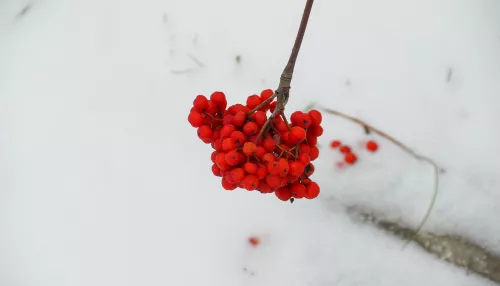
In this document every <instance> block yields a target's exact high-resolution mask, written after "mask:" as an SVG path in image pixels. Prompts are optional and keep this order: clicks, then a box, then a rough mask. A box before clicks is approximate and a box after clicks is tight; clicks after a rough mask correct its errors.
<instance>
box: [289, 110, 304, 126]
mask: <svg viewBox="0 0 500 286" xmlns="http://www.w3.org/2000/svg"><path fill="white" fill-rule="evenodd" d="M302 114H303V112H302V111H300V110H298V111H295V112H293V113H292V115H290V121H291V122H292V125H293V126H298V124H299V121H300V117H301V116H302Z"/></svg>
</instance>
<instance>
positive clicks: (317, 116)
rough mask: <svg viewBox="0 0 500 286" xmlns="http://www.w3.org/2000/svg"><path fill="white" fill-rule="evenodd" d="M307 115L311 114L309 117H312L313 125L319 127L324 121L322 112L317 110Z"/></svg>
mask: <svg viewBox="0 0 500 286" xmlns="http://www.w3.org/2000/svg"><path fill="white" fill-rule="evenodd" d="M307 114H309V117H311V121H312V125H316V126H319V125H320V124H321V121H323V116H322V115H321V112H319V111H318V110H316V109H312V110H310V111H309V112H308V113H307Z"/></svg>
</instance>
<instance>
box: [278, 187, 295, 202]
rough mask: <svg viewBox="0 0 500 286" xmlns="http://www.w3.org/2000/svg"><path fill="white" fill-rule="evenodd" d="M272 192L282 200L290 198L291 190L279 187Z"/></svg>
mask: <svg viewBox="0 0 500 286" xmlns="http://www.w3.org/2000/svg"><path fill="white" fill-rule="evenodd" d="M274 193H275V194H276V196H277V197H278V199H280V200H282V201H288V200H289V199H291V198H292V192H291V191H290V189H289V188H279V189H277V190H276V191H275V192H274Z"/></svg>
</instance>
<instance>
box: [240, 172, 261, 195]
mask: <svg viewBox="0 0 500 286" xmlns="http://www.w3.org/2000/svg"><path fill="white" fill-rule="evenodd" d="M242 185H243V187H244V188H245V189H247V190H248V191H253V190H255V189H257V188H258V187H259V179H258V178H257V176H255V175H247V176H245V178H243V181H242Z"/></svg>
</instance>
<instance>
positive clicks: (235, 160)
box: [224, 150, 245, 166]
mask: <svg viewBox="0 0 500 286" xmlns="http://www.w3.org/2000/svg"><path fill="white" fill-rule="evenodd" d="M224 159H225V160H226V162H227V163H228V164H229V165H230V166H236V165H239V164H240V163H241V162H242V161H243V160H245V157H244V156H243V155H242V154H241V153H240V152H238V151H236V150H231V151H229V152H227V153H226V155H225V157H224Z"/></svg>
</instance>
